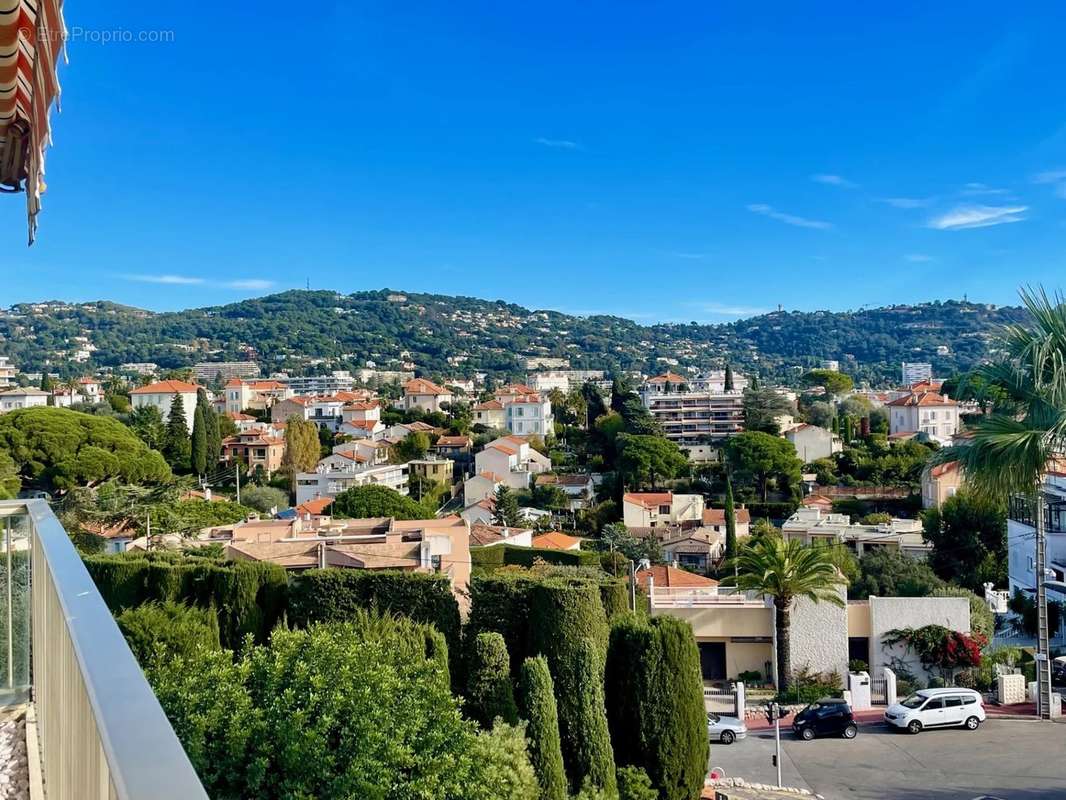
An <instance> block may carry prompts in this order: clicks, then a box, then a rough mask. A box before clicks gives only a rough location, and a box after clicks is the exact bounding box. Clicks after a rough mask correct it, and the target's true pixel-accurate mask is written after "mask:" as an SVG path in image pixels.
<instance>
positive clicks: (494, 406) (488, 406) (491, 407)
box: [474, 400, 503, 411]
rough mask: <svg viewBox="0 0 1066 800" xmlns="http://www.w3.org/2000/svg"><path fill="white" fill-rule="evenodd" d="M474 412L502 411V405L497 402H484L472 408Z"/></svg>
mask: <svg viewBox="0 0 1066 800" xmlns="http://www.w3.org/2000/svg"><path fill="white" fill-rule="evenodd" d="M474 411H503V403H501V402H500V401H499V400H486V401H485V402H484V403H478V404H477V405H476V406H474Z"/></svg>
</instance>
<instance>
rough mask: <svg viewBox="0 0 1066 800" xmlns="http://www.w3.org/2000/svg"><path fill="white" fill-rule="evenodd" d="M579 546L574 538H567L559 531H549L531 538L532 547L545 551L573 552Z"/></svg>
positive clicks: (578, 541)
mask: <svg viewBox="0 0 1066 800" xmlns="http://www.w3.org/2000/svg"><path fill="white" fill-rule="evenodd" d="M580 544H581V540H580V539H579V538H577V537H576V536H567V535H566V534H565V533H561V532H560V531H549V532H548V533H542V534H541V535H540V536H534V537H533V546H534V547H539V548H542V549H546V550H573V549H574V548H576V547H577V546H578V545H580Z"/></svg>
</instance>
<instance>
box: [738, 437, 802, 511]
mask: <svg viewBox="0 0 1066 800" xmlns="http://www.w3.org/2000/svg"><path fill="white" fill-rule="evenodd" d="M725 453H726V459H727V460H728V461H729V466H730V468H731V469H732V471H733V476H734V478H735V479H737V481H738V483H739V482H741V481H743V482H745V483H746V484H747V485H748V486H751V487H753V488H756V489H758V491H759V493H760V494H761V496H762V499H763V500H766V499H767V496H768V490H769V484H770V481H771V480H773V479H776V480H777V483H778V488H779V489H780V490H781V491H782V492H785V493H791V492H792V490H793V489H794V487H796V486H797V485H798V484H799V480H800V468H801V467H802V466H803V465H802V463H801V462H800V460H799V458H798V457H797V456H796V448H795V447H793V445H792V443H791V442H790V441H788V440H787V439H782V438H780V437H777V436H772V435H770V434H768V433H763V432H761V431H745V432H744V433H741V434H737V435H736V436H734V437H732V438H731V439H730V440H729V441H728V442H727V443H726V447H725Z"/></svg>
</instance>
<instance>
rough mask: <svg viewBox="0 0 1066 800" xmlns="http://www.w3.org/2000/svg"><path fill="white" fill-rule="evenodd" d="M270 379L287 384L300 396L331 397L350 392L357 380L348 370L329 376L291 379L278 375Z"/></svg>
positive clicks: (336, 371) (335, 372) (337, 371)
mask: <svg viewBox="0 0 1066 800" xmlns="http://www.w3.org/2000/svg"><path fill="white" fill-rule="evenodd" d="M270 377H271V378H272V379H273V380H276V381H278V382H280V383H284V384H286V385H287V386H288V387H289V389H290V390H291V391H292V393H293V394H299V395H331V394H336V393H337V392H350V391H351V390H352V389H353V388H355V378H353V377H352V375H351V373H349V372H347V371H346V370H334V371H333V372H331V373H330V374H329V375H301V376H297V377H289V376H288V375H284V374H278V375H271V376H270Z"/></svg>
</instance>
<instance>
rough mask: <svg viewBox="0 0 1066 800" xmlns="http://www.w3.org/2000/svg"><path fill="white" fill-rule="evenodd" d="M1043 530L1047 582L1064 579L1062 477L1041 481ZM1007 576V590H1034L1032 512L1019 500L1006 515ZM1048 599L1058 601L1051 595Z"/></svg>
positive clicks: (1065, 484)
mask: <svg viewBox="0 0 1066 800" xmlns="http://www.w3.org/2000/svg"><path fill="white" fill-rule="evenodd" d="M1043 490H1044V530H1045V542H1046V544H1045V553H1046V560H1047V568H1048V570H1049V571H1050V572H1049V574H1048V578H1049V579H1051V580H1057V581H1063V580H1066V474H1062V473H1059V472H1053V473H1049V474H1048V475H1047V476H1046V477H1045V479H1044V486H1043ZM1007 573H1008V581H1009V590H1010V593H1011V594H1014V591H1015V590H1016V589H1017V590H1021V591H1023V592H1027V593H1031V592H1035V591H1036V527H1035V526H1034V524H1033V519H1032V510H1031V509H1030V508H1029V504H1028V503H1026V502H1025V501H1024V500H1023V499H1022V498H1018V497H1016V498H1012V500H1011V502H1010V504H1009V506H1008V514H1007ZM1048 599H1049V600H1056V599H1062V598H1060V597H1056V596H1055V595H1053V594H1049V595H1048Z"/></svg>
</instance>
